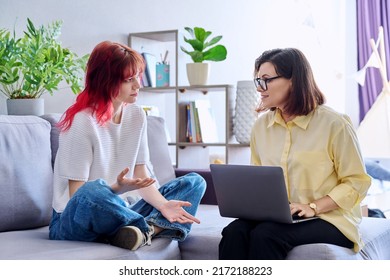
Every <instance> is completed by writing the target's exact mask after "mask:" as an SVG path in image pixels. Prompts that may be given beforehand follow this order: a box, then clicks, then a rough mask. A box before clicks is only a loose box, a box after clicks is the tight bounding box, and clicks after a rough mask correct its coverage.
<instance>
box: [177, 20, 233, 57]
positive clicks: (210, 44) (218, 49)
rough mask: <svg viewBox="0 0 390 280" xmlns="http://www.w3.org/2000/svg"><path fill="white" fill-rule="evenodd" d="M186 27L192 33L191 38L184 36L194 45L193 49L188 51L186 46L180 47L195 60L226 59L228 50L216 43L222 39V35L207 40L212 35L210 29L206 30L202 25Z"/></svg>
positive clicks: (185, 39) (186, 40)
mask: <svg viewBox="0 0 390 280" xmlns="http://www.w3.org/2000/svg"><path fill="white" fill-rule="evenodd" d="M184 29H185V30H186V31H187V32H188V33H189V34H190V35H191V38H190V39H188V38H186V37H184V41H185V42H187V43H188V44H190V45H191V46H192V48H193V51H188V50H186V49H185V48H184V47H180V48H181V50H182V51H183V52H185V53H186V54H188V55H189V56H191V58H192V60H193V61H194V62H203V61H205V60H209V61H222V60H225V59H226V55H227V51H226V48H225V46H223V45H216V44H217V43H218V42H219V41H220V40H221V39H222V36H216V37H214V38H212V39H211V40H209V41H207V42H206V40H207V39H208V37H209V36H210V35H211V32H210V31H206V30H204V29H203V28H201V27H194V29H192V28H190V27H185V28H184ZM215 45H216V46H215Z"/></svg>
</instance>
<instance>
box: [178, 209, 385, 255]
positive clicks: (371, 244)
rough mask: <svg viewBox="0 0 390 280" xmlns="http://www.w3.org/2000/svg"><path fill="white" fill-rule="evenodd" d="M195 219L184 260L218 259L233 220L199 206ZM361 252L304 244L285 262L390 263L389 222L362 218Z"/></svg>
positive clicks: (182, 247) (183, 245) (182, 248)
mask: <svg viewBox="0 0 390 280" xmlns="http://www.w3.org/2000/svg"><path fill="white" fill-rule="evenodd" d="M196 216H197V217H198V218H199V219H200V221H201V223H200V224H199V225H198V224H194V225H193V226H192V231H191V232H190V234H189V236H188V237H187V239H186V240H185V241H183V242H181V243H179V246H180V251H181V255H182V259H184V260H208V259H209V260H210V259H211V260H215V259H218V245H219V242H220V240H221V238H222V236H221V232H222V229H223V228H224V227H225V226H226V225H228V224H229V223H230V222H231V221H232V220H233V219H230V218H224V217H221V216H220V215H219V211H218V206H216V205H200V206H199V209H198V213H197V214H196ZM360 231H361V234H362V238H363V241H364V243H365V246H364V248H363V249H362V250H361V251H360V252H358V253H355V252H354V251H353V250H351V249H348V248H344V247H340V246H336V245H332V244H323V243H316V244H307V245H301V246H297V247H295V248H293V249H292V250H291V251H290V252H289V254H288V255H287V259H288V260H366V259H374V260H375V259H376V260H388V259H390V220H388V219H379V218H368V217H364V218H363V220H362V223H361V224H360Z"/></svg>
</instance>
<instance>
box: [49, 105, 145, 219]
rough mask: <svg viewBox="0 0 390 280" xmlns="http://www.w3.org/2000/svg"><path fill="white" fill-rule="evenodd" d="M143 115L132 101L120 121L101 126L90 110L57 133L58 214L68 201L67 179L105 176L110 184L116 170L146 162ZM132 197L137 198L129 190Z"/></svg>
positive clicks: (79, 114)
mask: <svg viewBox="0 0 390 280" xmlns="http://www.w3.org/2000/svg"><path fill="white" fill-rule="evenodd" d="M146 132H147V125H146V116H145V113H144V111H143V110H142V108H140V107H139V106H137V105H135V104H128V105H126V106H124V107H123V113H122V119H121V123H120V124H115V123H113V122H111V121H109V122H107V123H106V124H105V125H104V126H100V125H99V124H98V123H97V120H96V119H95V117H94V116H92V115H91V113H90V111H89V110H84V111H82V112H79V113H77V114H76V115H75V118H74V120H73V123H72V126H71V128H70V129H69V130H67V131H65V132H63V133H61V134H60V137H59V148H58V152H57V156H56V161H55V165H54V197H53V208H54V210H55V211H56V212H58V213H61V212H62V211H63V210H64V209H65V206H66V204H67V203H68V201H69V186H68V180H69V179H70V180H77V181H84V182H86V181H92V180H96V179H104V180H105V181H106V182H107V183H108V184H109V185H112V184H113V183H115V182H116V178H117V176H118V175H119V173H120V172H121V171H122V170H123V169H124V168H126V167H129V168H130V171H129V173H128V174H127V176H128V177H132V176H133V174H134V167H135V165H136V164H147V163H148V161H149V150H148V145H147V133H146ZM131 193H132V194H133V196H134V197H133V200H137V199H138V198H139V196H138V194H137V191H133V192H131Z"/></svg>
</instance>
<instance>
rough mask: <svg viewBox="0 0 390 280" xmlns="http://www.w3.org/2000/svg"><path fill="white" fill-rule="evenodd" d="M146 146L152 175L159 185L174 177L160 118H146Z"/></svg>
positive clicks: (163, 127)
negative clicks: (152, 171)
mask: <svg viewBox="0 0 390 280" xmlns="http://www.w3.org/2000/svg"><path fill="white" fill-rule="evenodd" d="M147 120H148V146H149V153H150V161H151V163H152V166H153V170H154V175H155V176H156V178H157V180H158V182H159V183H160V185H163V184H165V183H167V182H168V181H170V180H172V179H174V178H175V177H176V175H175V170H174V168H173V166H172V160H171V157H170V155H169V149H168V141H167V136H166V129H165V121H164V119H163V118H161V117H156V116H148V117H147Z"/></svg>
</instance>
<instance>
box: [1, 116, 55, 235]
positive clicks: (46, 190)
mask: <svg viewBox="0 0 390 280" xmlns="http://www.w3.org/2000/svg"><path fill="white" fill-rule="evenodd" d="M52 176H53V175H52V167H51V149H50V124H49V123H48V122H47V121H45V120H43V119H41V118H39V117H35V116H5V115H1V116H0V178H1V180H0V201H1V203H0V231H8V230H20V229H28V228H34V227H40V226H44V225H47V224H48V223H49V221H50V217H51V211H52V208H51V201H52V179H53V177H52Z"/></svg>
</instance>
